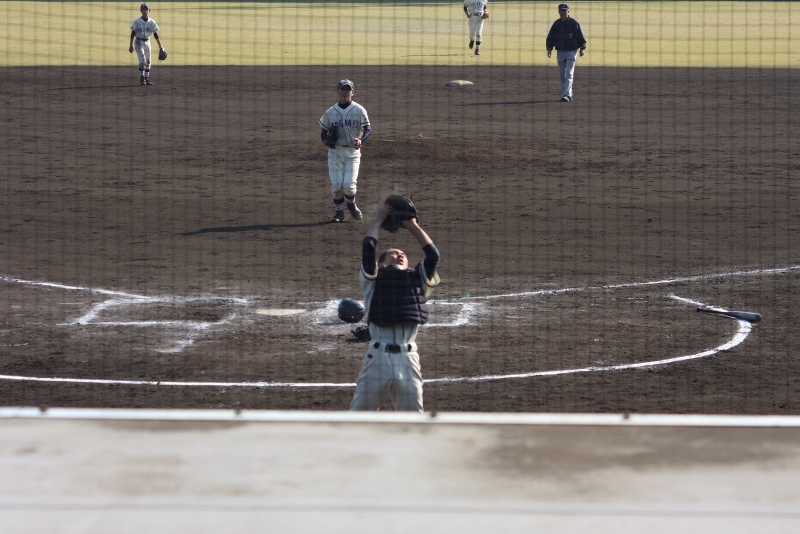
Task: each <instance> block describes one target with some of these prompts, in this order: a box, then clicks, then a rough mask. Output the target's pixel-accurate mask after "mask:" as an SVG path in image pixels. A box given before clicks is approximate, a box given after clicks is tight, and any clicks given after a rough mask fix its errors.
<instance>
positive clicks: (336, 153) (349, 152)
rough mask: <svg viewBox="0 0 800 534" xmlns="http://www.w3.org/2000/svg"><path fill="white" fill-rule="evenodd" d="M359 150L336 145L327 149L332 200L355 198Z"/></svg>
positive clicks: (359, 161)
mask: <svg viewBox="0 0 800 534" xmlns="http://www.w3.org/2000/svg"><path fill="white" fill-rule="evenodd" d="M360 165H361V150H356V149H355V148H353V147H349V146H342V145H337V146H336V148H330V149H328V174H329V175H330V178H331V194H332V195H333V200H341V199H342V198H344V197H345V196H348V197H350V198H353V197H354V196H356V189H357V182H358V168H359V166H360Z"/></svg>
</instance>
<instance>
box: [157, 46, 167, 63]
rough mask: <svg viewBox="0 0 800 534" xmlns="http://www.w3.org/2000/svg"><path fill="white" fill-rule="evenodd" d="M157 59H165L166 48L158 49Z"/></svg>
mask: <svg viewBox="0 0 800 534" xmlns="http://www.w3.org/2000/svg"><path fill="white" fill-rule="evenodd" d="M158 59H159V60H161V61H164V60H165V59H167V50H166V49H164V48H162V49H161V50H159V52H158Z"/></svg>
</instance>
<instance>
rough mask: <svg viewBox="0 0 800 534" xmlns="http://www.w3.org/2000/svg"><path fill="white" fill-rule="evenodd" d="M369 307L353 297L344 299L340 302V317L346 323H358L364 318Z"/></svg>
mask: <svg viewBox="0 0 800 534" xmlns="http://www.w3.org/2000/svg"><path fill="white" fill-rule="evenodd" d="M365 313H367V309H366V308H365V307H364V305H363V304H361V303H360V302H358V301H357V300H353V299H342V301H341V302H339V319H341V320H342V321H344V322H346V323H357V322H359V321H360V320H361V319H363V318H364V314H365Z"/></svg>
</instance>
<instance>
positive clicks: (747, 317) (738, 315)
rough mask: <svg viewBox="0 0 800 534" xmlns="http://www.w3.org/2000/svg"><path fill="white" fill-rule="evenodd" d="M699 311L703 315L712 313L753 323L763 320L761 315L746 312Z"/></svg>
mask: <svg viewBox="0 0 800 534" xmlns="http://www.w3.org/2000/svg"><path fill="white" fill-rule="evenodd" d="M697 311H699V312H703V313H711V314H714V315H726V316H728V317H733V318H734V319H742V320H744V321H749V322H751V323H757V322H758V321H760V320H761V314H760V313H752V312H744V311H728V310H712V309H711V308H697Z"/></svg>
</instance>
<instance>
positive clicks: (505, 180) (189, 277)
mask: <svg viewBox="0 0 800 534" xmlns="http://www.w3.org/2000/svg"><path fill="white" fill-rule="evenodd" d="M3 74H4V83H3V84H2V86H0V96H1V97H2V99H3V103H4V106H3V108H2V110H0V119H2V122H3V124H6V125H7V126H6V128H5V130H4V134H3V137H4V138H3V139H2V141H3V142H2V146H1V147H0V167H1V168H2V169H3V175H4V176H5V177H6V179H5V180H4V194H3V195H2V196H0V202H1V203H2V212H1V213H2V214H3V215H2V217H3V228H4V231H3V232H2V233H1V234H0V247H1V248H0V251H1V252H2V255H0V258H1V259H0V262H2V263H1V264H0V277H2V278H0V303H2V305H3V310H4V311H5V318H4V324H3V326H2V328H1V329H0V332H2V337H0V375H4V379H3V380H0V404H2V405H34V406H87V407H165V408H166V407H176V408H180V407H184V408H215V407H238V408H247V409H251V408H252V409H256V408H258V409H267V408H276V409H277V408H281V409H284V408H285V409H293V408H298V409H299V408H303V409H309V408H310V409H326V410H338V409H346V407H347V405H348V403H349V399H350V397H351V395H352V391H353V389H352V387H351V383H352V382H353V381H354V379H355V376H356V374H357V373H358V370H359V368H360V363H361V359H362V357H363V354H364V350H365V345H363V344H359V343H356V342H354V340H353V338H352V336H351V335H350V328H349V326H348V325H344V324H343V323H341V322H340V321H338V319H337V318H336V316H335V311H334V307H335V303H336V301H337V300H338V299H340V298H342V297H350V298H359V297H360V295H359V290H358V282H357V270H358V265H359V259H360V258H359V255H360V243H361V238H362V236H363V234H364V231H365V229H366V221H364V222H354V221H351V220H349V217H348V219H347V221H346V222H345V224H341V225H331V224H327V222H326V221H327V220H328V218H329V217H330V216H331V215H332V214H333V206H332V202H331V199H330V193H329V182H328V178H327V169H326V155H325V150H326V149H325V147H324V146H323V145H322V144H321V142H320V141H319V128H318V125H317V119H318V118H319V117H320V115H321V114H322V112H323V111H324V110H325V108H326V107H328V106H330V105H332V104H333V103H334V102H335V99H336V91H335V88H336V81H337V80H339V79H340V78H343V77H348V78H351V79H353V80H354V81H355V83H356V86H357V87H356V95H355V100H356V101H357V102H359V103H361V104H363V105H364V106H365V107H366V108H367V110H368V111H369V114H370V119H371V121H372V123H373V126H374V135H373V138H372V139H371V140H370V141H369V143H368V144H367V145H366V146H365V148H364V151H363V159H362V167H361V174H360V177H359V203H360V205H361V206H362V209H363V210H364V211H365V215H366V216H367V217H369V215H370V214H371V213H373V212H374V211H375V209H376V208H377V206H378V205H379V203H380V201H381V200H382V199H383V198H384V197H385V196H386V195H387V194H390V193H402V194H407V195H412V196H413V198H414V200H415V202H416V203H417V204H418V206H419V207H420V209H421V213H422V217H421V222H422V223H423V226H424V227H425V228H426V229H427V230H428V231H429V233H430V234H431V236H432V237H433V239H434V241H435V242H436V244H437V245H438V247H439V248H440V250H441V252H442V257H443V259H442V263H441V266H440V272H441V276H442V279H443V283H442V285H441V286H440V287H439V288H438V289H437V291H436V292H435V293H434V300H435V302H434V303H433V305H432V313H433V320H432V322H433V324H432V325H431V326H430V327H425V328H424V329H423V330H422V331H421V333H420V338H419V340H418V341H419V343H420V352H421V355H422V365H423V374H424V377H425V378H426V379H428V380H439V381H435V382H430V383H428V384H426V386H425V388H426V389H425V404H426V409H429V410H447V411H454V410H455V411H457V410H481V411H535V412H550V411H565V412H607V411H608V412H623V411H628V412H686V413H764V414H790V413H791V414H797V413H800V378H798V377H800V372H799V371H800V364H798V363H797V358H796V357H795V350H794V345H793V344H794V342H796V341H797V339H798V334H797V332H798V324H800V323H799V322H798V313H797V308H798V304H800V269H797V267H798V266H800V207H798V196H799V193H800V185H798V184H797V182H796V178H797V174H798V169H799V168H800V141H799V140H798V138H797V137H796V135H794V134H795V133H796V130H797V124H798V120H799V119H800V111H798V109H799V108H800V97H799V96H798V94H797V91H796V90H794V87H795V86H796V84H797V82H798V78H800V73H798V71H793V70H710V69H608V68H606V69H603V68H588V67H579V68H578V70H577V73H576V90H575V100H574V101H573V102H571V103H567V104H564V103H560V102H559V101H558V99H559V96H560V94H559V90H558V78H557V72H556V69H555V68H552V69H550V68H546V69H545V68H512V67H495V68H493V67H471V68H450V67H413V66H409V67H374V68H373V67H369V68H367V67H353V68H348V67H336V68H321V67H320V68H302V69H300V68H296V67H287V68H276V67H269V68H268V67H264V68H261V67H258V68H240V67H227V68H226V67H214V68H170V67H162V66H158V68H156V69H154V70H153V80H154V82H155V84H156V85H155V86H153V87H140V86H139V85H138V84H137V82H138V77H137V72H136V70H135V69H132V68H105V69H102V68H93V69H88V68H30V69H6V70H4V72H3ZM453 79H466V80H470V81H473V82H474V83H475V85H473V86H467V87H458V88H453V87H447V86H445V83H446V82H447V81H449V80H453ZM382 243H384V244H387V245H389V244H392V245H396V246H399V247H401V248H404V249H406V250H407V251H409V252H412V258H417V257H419V256H420V253H419V252H417V250H416V249H417V247H416V245H415V243H414V242H413V239H411V237H410V236H408V235H402V234H397V235H393V236H391V238H386V239H384V240H382ZM670 295H674V296H670ZM699 303H702V304H708V305H714V306H721V307H726V308H731V309H744V310H748V311H755V312H758V313H761V314H762V315H763V316H764V320H763V321H762V322H761V323H759V324H757V325H755V326H753V328H752V331H749V332H746V333H744V334H742V330H741V329H742V328H743V327H742V325H739V324H738V323H737V322H735V321H730V320H726V319H720V318H718V317H711V316H706V315H701V314H698V313H695V308H696V306H697V305H698V304H699ZM282 310H291V311H282ZM737 332H738V333H739V334H741V335H742V336H744V337H742V339H741V340H740V343H738V344H736V345H735V346H733V347H731V348H729V349H725V350H719V351H717V350H714V349H715V347H716V348H718V347H720V346H723V345H724V344H726V343H728V342H730V340H731V339H733V338H734V337H735V336H736V335H737ZM705 351H710V353H709V354H707V355H703V353H704V352H705ZM697 355H699V356H697ZM682 356H697V357H696V358H693V359H687V360H684V361H677V362H670V363H662V364H659V365H654V366H649V367H641V368H624V367H623V368H619V367H620V366H629V365H632V364H636V363H643V362H663V361H665V360H670V359H674V358H677V357H682ZM611 367H617V368H616V369H609V368H611ZM575 370H582V371H581V372H574V371H575ZM544 371H564V373H562V374H554V375H552V376H529V375H531V374H532V373H537V372H544ZM513 374H518V375H525V376H522V377H516V378H500V377H503V376H505V375H513ZM19 377H25V378H26V379H25V380H20V379H18V378H19ZM31 378H35V379H52V378H56V379H58V380H56V381H50V382H47V381H42V380H30V379H31ZM64 379H75V380H94V381H99V380H107V381H109V382H108V383H97V382H89V383H79V382H78V383H76V382H65V381H63V380H64ZM121 381H122V382H124V381H128V382H130V383H120V382H121ZM136 381H144V382H152V383H147V384H139V383H136ZM187 382H191V383H198V385H193V386H189V385H185V384H186V383H187ZM155 383H159V385H156V384H155ZM173 383H178V384H184V385H174V384H173ZM207 383H214V384H216V385H203V384H207Z"/></svg>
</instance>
